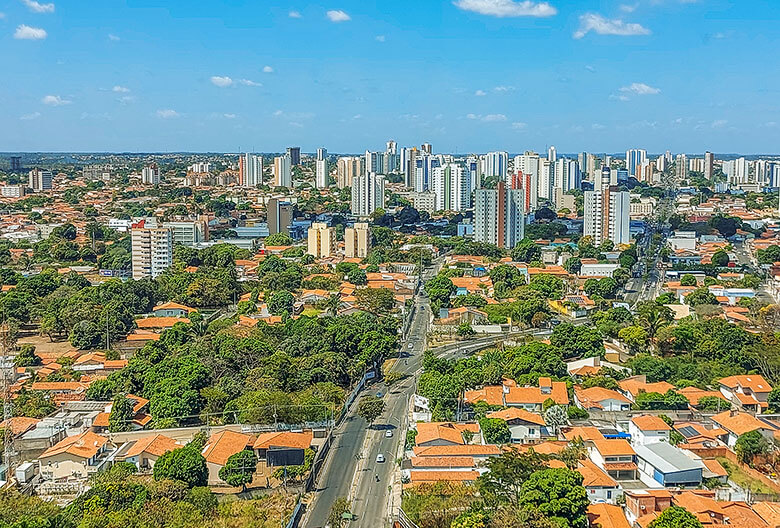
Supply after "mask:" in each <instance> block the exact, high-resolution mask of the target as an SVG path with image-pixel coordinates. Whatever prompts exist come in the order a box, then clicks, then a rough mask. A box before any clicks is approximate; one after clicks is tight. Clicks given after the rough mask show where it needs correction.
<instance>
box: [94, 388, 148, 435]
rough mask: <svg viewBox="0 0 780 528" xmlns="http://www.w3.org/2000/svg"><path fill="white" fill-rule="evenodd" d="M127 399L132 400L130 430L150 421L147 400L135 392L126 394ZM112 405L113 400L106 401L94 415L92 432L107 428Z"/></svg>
mask: <svg viewBox="0 0 780 528" xmlns="http://www.w3.org/2000/svg"><path fill="white" fill-rule="evenodd" d="M127 399H129V400H132V401H133V418H132V422H131V423H130V430H132V431H137V430H139V429H143V428H144V427H146V426H147V425H148V424H149V423H150V422H151V421H152V417H151V415H150V414H149V412H148V411H149V400H147V399H146V398H141V397H140V396H136V395H135V394H128V395H127ZM113 405H114V404H113V402H111V403H107V404H106V406H105V409H104V411H103V412H101V413H100V414H98V415H97V416H95V419H94V421H93V422H92V430H93V431H94V432H96V433H102V432H105V431H107V430H108V426H109V418H110V416H111V409H112V408H113Z"/></svg>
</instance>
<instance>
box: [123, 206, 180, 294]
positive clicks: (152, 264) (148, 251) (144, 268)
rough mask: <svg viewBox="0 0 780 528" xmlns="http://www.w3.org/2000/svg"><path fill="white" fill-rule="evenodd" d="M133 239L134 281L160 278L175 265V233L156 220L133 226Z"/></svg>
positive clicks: (145, 220)
mask: <svg viewBox="0 0 780 528" xmlns="http://www.w3.org/2000/svg"><path fill="white" fill-rule="evenodd" d="M131 238H132V264H133V279H135V280H139V279H143V278H146V277H152V278H155V277H158V276H159V275H161V274H162V272H164V271H165V270H166V269H168V268H169V267H170V266H171V264H172V263H173V233H172V231H171V229H170V228H167V227H162V226H160V225H158V224H157V221H156V220H155V219H153V218H145V219H143V220H141V221H139V222H138V223H135V224H133V226H132V228H131Z"/></svg>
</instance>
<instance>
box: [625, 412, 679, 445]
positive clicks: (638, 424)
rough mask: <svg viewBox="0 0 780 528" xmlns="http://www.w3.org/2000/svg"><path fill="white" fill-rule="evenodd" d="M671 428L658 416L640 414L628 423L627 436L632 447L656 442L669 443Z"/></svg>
mask: <svg viewBox="0 0 780 528" xmlns="http://www.w3.org/2000/svg"><path fill="white" fill-rule="evenodd" d="M671 431H672V428H671V427H670V426H669V424H667V423H666V422H664V421H663V420H661V419H660V418H659V417H658V416H653V415H651V414H642V415H639V416H634V417H632V418H631V421H630V422H628V434H630V435H631V443H632V444H634V445H648V444H653V443H656V442H669V433H670V432H671Z"/></svg>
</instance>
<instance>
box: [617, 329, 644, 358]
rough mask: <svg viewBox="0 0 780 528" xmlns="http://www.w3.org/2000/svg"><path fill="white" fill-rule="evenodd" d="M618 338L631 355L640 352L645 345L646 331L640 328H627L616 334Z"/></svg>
mask: <svg viewBox="0 0 780 528" xmlns="http://www.w3.org/2000/svg"><path fill="white" fill-rule="evenodd" d="M618 337H619V338H620V340H621V341H623V343H625V344H626V346H627V347H628V349H629V350H630V351H631V353H632V354H638V353H639V352H641V351H642V350H643V349H644V347H645V345H646V344H647V339H648V335H647V331H645V329H644V328H642V327H641V326H627V327H625V328H623V329H621V330H620V331H619V332H618Z"/></svg>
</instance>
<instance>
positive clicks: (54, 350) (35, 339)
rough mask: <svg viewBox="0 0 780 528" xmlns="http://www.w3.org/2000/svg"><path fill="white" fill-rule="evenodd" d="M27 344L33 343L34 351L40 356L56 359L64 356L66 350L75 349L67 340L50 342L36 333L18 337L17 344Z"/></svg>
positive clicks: (73, 350)
mask: <svg viewBox="0 0 780 528" xmlns="http://www.w3.org/2000/svg"><path fill="white" fill-rule="evenodd" d="M28 344H29V345H34V346H35V353H36V354H38V355H39V356H40V357H42V358H53V359H57V358H59V357H62V356H64V355H65V354H67V353H68V352H70V353H73V352H75V351H76V350H77V349H76V348H75V347H73V345H71V344H70V343H69V342H68V341H54V342H52V341H51V340H50V339H49V338H48V337H46V336H38V335H32V336H25V337H21V338H19V340H18V341H17V346H22V345H28Z"/></svg>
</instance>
